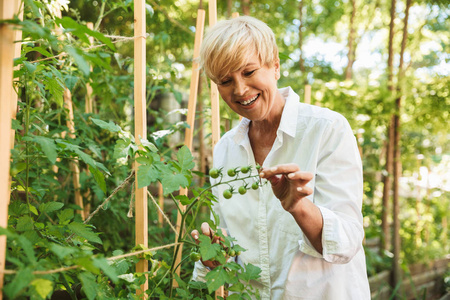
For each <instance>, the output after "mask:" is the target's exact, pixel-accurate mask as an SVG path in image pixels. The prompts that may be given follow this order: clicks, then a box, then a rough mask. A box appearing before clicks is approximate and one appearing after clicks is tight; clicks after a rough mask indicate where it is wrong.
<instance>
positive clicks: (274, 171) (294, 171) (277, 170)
mask: <svg viewBox="0 0 450 300" xmlns="http://www.w3.org/2000/svg"><path fill="white" fill-rule="evenodd" d="M280 175H283V176H285V177H286V178H287V179H289V180H302V181H307V182H308V181H310V180H311V179H313V177H314V175H313V174H312V173H310V172H306V171H301V170H300V168H299V166H298V165H296V164H283V165H277V166H275V167H271V168H263V169H262V170H261V172H260V173H259V176H260V177H261V178H266V179H269V180H270V181H271V182H272V183H275V182H278V180H279V176H280Z"/></svg>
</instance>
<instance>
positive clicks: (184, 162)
mask: <svg viewBox="0 0 450 300" xmlns="http://www.w3.org/2000/svg"><path fill="white" fill-rule="evenodd" d="M177 159H178V162H179V164H180V166H181V168H182V170H183V171H187V170H190V169H192V168H193V167H195V163H194V158H193V157H192V154H191V151H190V150H189V148H188V147H187V146H183V147H181V148H180V150H178V153H177Z"/></svg>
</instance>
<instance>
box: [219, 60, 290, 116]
mask: <svg viewBox="0 0 450 300" xmlns="http://www.w3.org/2000/svg"><path fill="white" fill-rule="evenodd" d="M279 67H280V64H279V62H278V60H277V61H276V62H275V63H273V66H268V65H267V64H266V65H262V64H261V62H260V60H259V59H258V56H256V55H253V56H251V58H250V59H249V60H248V61H247V62H246V64H245V65H244V66H243V67H241V68H240V69H238V70H237V71H235V72H231V73H229V74H227V75H225V76H224V77H223V78H222V80H221V81H220V82H218V85H217V87H218V90H219V93H220V95H221V96H222V99H223V100H224V101H225V102H226V103H227V104H228V106H229V107H230V108H231V109H232V110H233V111H235V112H236V113H238V114H239V115H241V116H243V117H246V118H248V119H250V120H252V121H271V120H272V119H276V118H278V117H279V116H281V112H282V110H283V106H284V99H283V97H282V96H281V94H280V93H279V91H278V88H277V81H278V79H279V77H280V68H279Z"/></svg>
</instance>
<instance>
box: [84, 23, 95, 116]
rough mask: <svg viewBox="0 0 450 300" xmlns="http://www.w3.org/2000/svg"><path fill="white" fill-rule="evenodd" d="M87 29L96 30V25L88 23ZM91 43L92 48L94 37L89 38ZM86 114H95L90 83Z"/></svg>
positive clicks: (87, 89)
mask: <svg viewBox="0 0 450 300" xmlns="http://www.w3.org/2000/svg"><path fill="white" fill-rule="evenodd" d="M86 26H87V28H89V29H91V30H94V23H92V22H88V23H87V24H86ZM89 42H90V43H91V46H93V44H94V37H92V36H89ZM91 72H92V66H91ZM85 101H86V102H85V112H86V113H88V114H89V113H92V112H93V106H94V102H93V101H94V99H93V98H92V87H91V84H90V83H89V82H88V83H87V84H86V97H85Z"/></svg>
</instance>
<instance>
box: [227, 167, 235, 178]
mask: <svg viewBox="0 0 450 300" xmlns="http://www.w3.org/2000/svg"><path fill="white" fill-rule="evenodd" d="M227 173H228V176H230V177H234V176H236V170H235V169H229V170H228V172H227Z"/></svg>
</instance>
